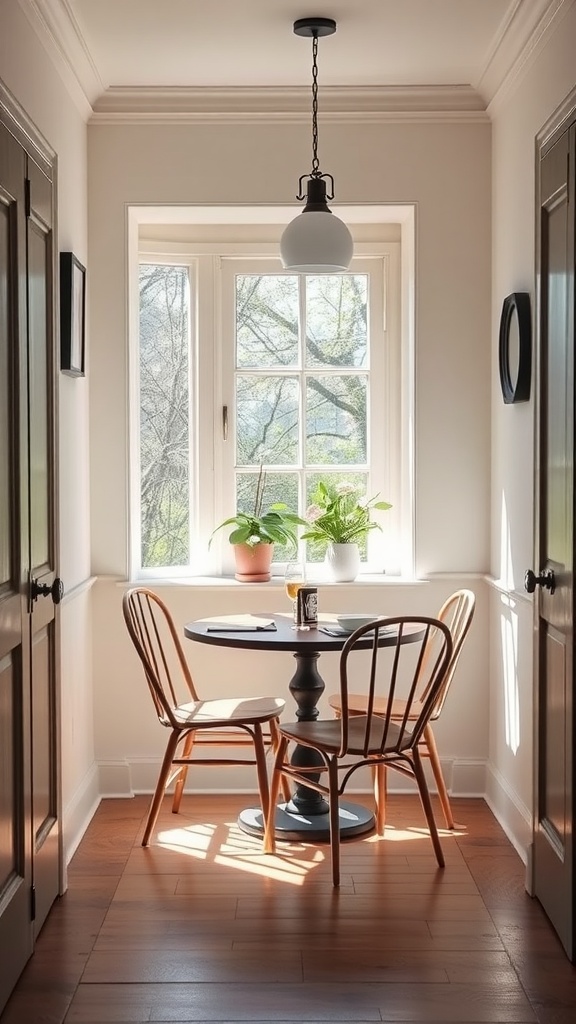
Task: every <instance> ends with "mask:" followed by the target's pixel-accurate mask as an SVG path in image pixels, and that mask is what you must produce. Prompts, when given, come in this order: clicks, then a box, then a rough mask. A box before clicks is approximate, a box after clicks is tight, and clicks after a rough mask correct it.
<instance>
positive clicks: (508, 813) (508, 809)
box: [485, 764, 532, 867]
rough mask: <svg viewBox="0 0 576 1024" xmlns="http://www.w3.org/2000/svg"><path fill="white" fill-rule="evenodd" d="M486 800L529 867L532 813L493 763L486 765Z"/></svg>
mask: <svg viewBox="0 0 576 1024" xmlns="http://www.w3.org/2000/svg"><path fill="white" fill-rule="evenodd" d="M485 800H486V803H487V804H488V807H489V808H490V810H491V811H492V814H493V815H494V817H495V818H496V821H497V822H498V824H499V825H500V826H501V828H502V829H503V831H504V832H505V834H506V836H507V838H508V839H509V840H510V842H511V843H512V846H513V847H514V849H515V850H516V852H517V854H518V856H519V857H520V858H521V860H522V862H523V863H524V864H526V865H527V866H528V867H529V863H530V856H529V854H530V847H531V844H532V814H531V812H530V809H529V808H528V807H527V806H526V804H525V803H524V802H523V801H522V800H521V799H520V797H519V796H518V794H517V793H516V792H515V791H514V790H513V789H512V787H511V786H510V785H509V784H508V782H507V781H506V779H505V778H504V776H503V775H501V773H500V772H499V771H498V769H497V768H496V767H495V766H494V765H492V764H488V765H487V766H486V794H485Z"/></svg>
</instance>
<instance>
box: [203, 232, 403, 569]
mask: <svg viewBox="0 0 576 1024" xmlns="http://www.w3.org/2000/svg"><path fill="white" fill-rule="evenodd" d="M399 259H400V246H399V243H395V242H390V243H387V245H386V251H383V252H382V253H380V254H379V255H375V254H374V255H372V256H367V257H361V256H357V257H355V258H354V260H353V262H352V265H351V267H350V272H351V273H357V274H366V275H367V276H368V278H369V281H370V283H369V304H368V309H369V323H368V339H369V348H368V355H367V363H366V366H365V367H364V366H359V367H357V370H358V372H359V373H363V372H367V373H368V378H369V396H370V398H369V403H368V410H367V413H368V452H367V460H366V462H367V466H366V468H367V472H368V474H369V479H370V486H369V494H370V495H374V494H376V493H378V494H379V496H380V499H381V500H383V501H388V500H390V501H392V504H393V507H396V506H397V504H398V497H399V488H398V486H397V473H398V468H399V467H398V466H397V463H396V457H395V452H396V449H397V445H398V438H399V435H400V403H399V401H398V393H397V388H396V387H394V383H395V381H396V380H397V377H394V380H392V374H394V366H395V361H396V358H397V353H396V352H395V351H394V349H395V348H397V347H398V346H399V320H400V318H399V306H400V304H399V293H398V282H399ZM277 273H283V270H282V266H281V263H280V261H279V260H278V259H270V258H266V259H265V258H261V259H253V258H249V257H246V258H240V259H238V258H237V257H224V258H222V260H221V277H220V280H221V292H220V308H221V310H222V315H223V323H222V335H221V343H222V348H221V351H222V361H221V365H222V373H221V377H220V383H221V389H222V390H221V395H220V401H221V408H224V407H226V408H228V409H229V410H230V411H232V410H233V409H234V408H235V359H234V355H235V308H234V295H235V287H234V279H235V277H236V275H237V274H254V275H257V274H277ZM394 306H395V307H396V308H395V309H394V308H393V307H394ZM315 370H317V372H319V373H322V372H323V369H322V367H317V368H315ZM240 372H242V371H240ZM270 372H271V373H273V372H274V371H270ZM286 372H287V373H288V374H290V375H292V374H293V373H298V372H299V371H298V369H297V368H293V367H286ZM378 379H380V380H383V381H385V389H384V390H385V394H384V395H382V399H383V400H382V401H380V400H379V398H378V396H376V400H374V397H373V393H374V392H373V389H374V381H378ZM388 428H391V429H388ZM375 449H377V454H376V452H375ZM235 452H236V436H235V416H233V415H230V416H229V428H228V440H227V441H226V442H224V443H222V444H221V445H218V443H217V438H215V460H216V475H217V478H218V479H219V480H220V481H222V506H221V509H220V512H221V515H220V517H219V520H218V521H221V520H222V519H224V518H227V516H229V515H233V513H234V472H235V468H236V467H235ZM278 468H282V469H285V471H286V472H290V471H293V470H295V469H297V468H298V467H294V466H289V465H287V466H285V467H278ZM323 468H324V470H325V471H326V473H328V472H333V468H332V467H330V466H324V467H323ZM347 468H348V467H346V466H340V467H337V471H339V472H346V469H347ZM350 470H351V471H353V469H352V467H350ZM321 471H322V468H320V469H319V470H318V472H321ZM390 512H391V510H390ZM390 512H386V513H385V514H381V513H376V515H377V516H381V517H382V525H383V526H384V527H385V529H384V531H383V532H382V533H380V532H379V531H377V530H374V531H372V532H371V534H370V535H369V537H368V560H367V562H366V563H364V564H363V571H364V572H382V571H383V568H384V566H386V565H388V566H389V565H390V559H391V557H392V553H393V552H394V551H395V550H396V549H397V545H396V543H394V542H392V543H388V544H387V540H389V539H390V532H389V530H388V523H387V521H386V520H387V517H388V516H389V515H390ZM390 525H391V526H392V529H393V532H394V534H395V532H396V531H395V530H394V522H392V523H391V524H390ZM224 533H225V531H224ZM223 540H224V543H220V550H221V559H222V566H223V571H224V572H225V573H227V574H228V573H232V572H233V557H232V552H231V551H230V545H228V544H226V537H225V536H224V538H223ZM394 540H395V538H394ZM395 568H396V567H395ZM316 569H318V566H316ZM272 571H273V572H277V573H281V572H283V563H276V562H274V563H273V565H272ZM310 571H311V573H312V574H313V572H314V566H312V567H311V570H310Z"/></svg>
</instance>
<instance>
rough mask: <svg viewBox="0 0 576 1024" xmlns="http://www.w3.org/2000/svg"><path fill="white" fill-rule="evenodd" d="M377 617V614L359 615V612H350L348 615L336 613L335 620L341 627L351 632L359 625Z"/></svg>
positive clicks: (372, 620) (363, 624)
mask: <svg viewBox="0 0 576 1024" xmlns="http://www.w3.org/2000/svg"><path fill="white" fill-rule="evenodd" d="M377 618H378V616H377V615H366V614H364V615H361V614H360V613H358V614H356V613H355V612H350V613H349V614H348V615H337V616H336V621H337V623H338V625H339V626H340V627H341V628H342V629H346V630H349V631H350V632H353V631H354V630H355V629H358V628H359V626H365V625H366V624H367V623H368V622H374V619H377Z"/></svg>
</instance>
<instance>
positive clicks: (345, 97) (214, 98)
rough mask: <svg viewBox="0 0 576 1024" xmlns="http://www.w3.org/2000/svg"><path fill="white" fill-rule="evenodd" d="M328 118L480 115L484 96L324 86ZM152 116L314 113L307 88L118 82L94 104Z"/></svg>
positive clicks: (456, 90)
mask: <svg viewBox="0 0 576 1024" xmlns="http://www.w3.org/2000/svg"><path fill="white" fill-rule="evenodd" d="M319 107H320V109H319V115H320V118H321V119H322V120H323V121H350V120H351V119H354V120H359V121H362V122H370V123H374V122H381V121H387V120H399V119H400V120H401V119H403V118H407V119H412V118H413V117H415V116H417V117H421V118H423V119H425V120H429V119H430V118H431V117H432V118H438V117H440V118H441V119H444V118H447V119H449V120H451V119H453V118H454V117H457V118H458V119H462V118H464V119H465V120H468V119H469V118H470V117H471V116H472V119H474V120H476V119H478V115H482V114H484V112H485V105H484V101H483V99H482V97H481V96H479V94H478V93H477V92H476V91H475V90H474V89H472V88H471V87H470V86H430V87H422V86H406V87H405V86H380V87H370V88H362V87H349V88H345V87H339V88H335V87H326V88H325V89H322V90H321V91H320V97H319ZM145 118H149V119H151V120H153V121H156V120H157V119H159V118H160V119H164V120H180V121H218V122H222V121H223V120H230V119H232V120H234V121H238V120H242V121H262V120H282V121H286V120H289V121H292V122H297V123H301V122H304V121H308V120H309V119H310V90H309V89H307V88H274V89H270V88H246V87H245V88H238V89H228V88H222V89H200V88H179V87H171V88H163V89H156V88H153V89H150V88H134V89H129V88H125V87H123V88H113V89H108V90H107V92H106V93H105V95H104V96H102V97H100V99H99V100H98V101H97V102H96V103H95V105H94V114H93V116H92V118H91V120H92V121H93V122H98V123H102V122H103V121H104V122H105V121H117V120H119V119H121V120H122V121H124V122H126V121H130V120H131V119H134V120H135V121H139V122H141V121H142V120H143V119H145Z"/></svg>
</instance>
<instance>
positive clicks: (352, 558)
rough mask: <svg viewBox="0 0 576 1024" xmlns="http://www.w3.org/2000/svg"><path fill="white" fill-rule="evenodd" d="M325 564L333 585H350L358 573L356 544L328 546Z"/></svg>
mask: <svg viewBox="0 0 576 1024" xmlns="http://www.w3.org/2000/svg"><path fill="white" fill-rule="evenodd" d="M326 564H327V565H328V571H329V573H330V578H331V579H332V580H334V582H335V583H351V582H352V580H355V579H356V577H357V575H358V573H359V572H360V550H359V548H358V545H357V544H329V545H328V548H327V550H326Z"/></svg>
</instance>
